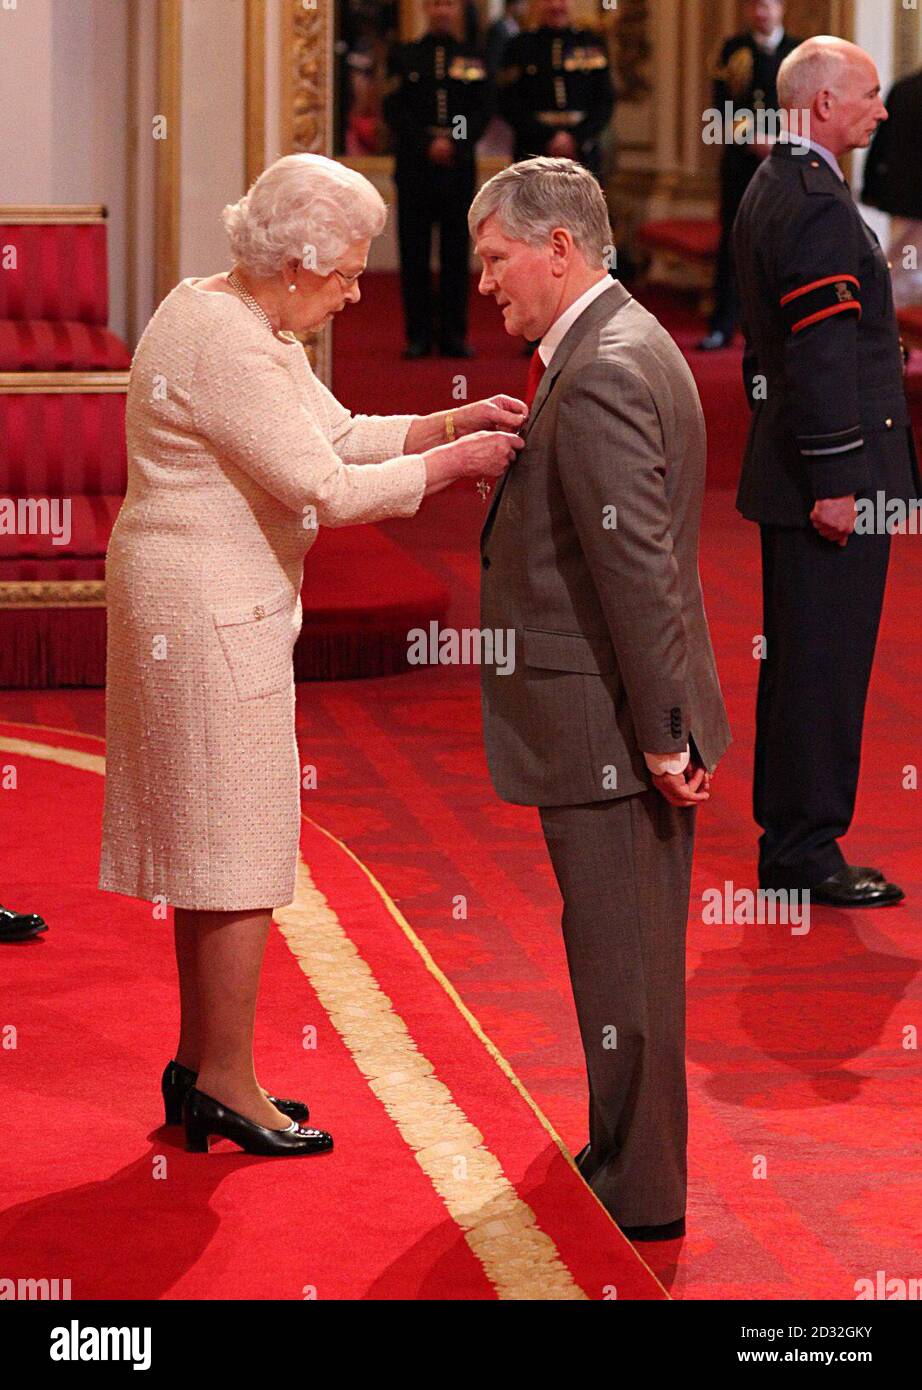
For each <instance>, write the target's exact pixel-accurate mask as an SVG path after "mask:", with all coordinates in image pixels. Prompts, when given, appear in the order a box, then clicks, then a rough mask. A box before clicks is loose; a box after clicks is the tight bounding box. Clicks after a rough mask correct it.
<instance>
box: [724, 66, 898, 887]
mask: <svg viewBox="0 0 922 1390" xmlns="http://www.w3.org/2000/svg"><path fill="white" fill-rule="evenodd" d="M778 85H779V94H780V98H781V103H782V106H783V108H785V109H786V110H787V111H788V112H791V113H793V112H806V113H807V117H808V119H809V141H806V140H803V139H795V138H793V137H789V138H788V139H787V140H786V141H784V142H783V143H779V144H777V145H776V146H775V147H774V149H773V150H772V153H771V156H770V157H769V158H768V159H766V160H765V161H764V162H763V164H762V165H761V166H760V168H759V169H758V171H757V172H756V175H755V177H754V178H753V180H752V182H751V183H750V185H749V188H748V189H747V191H746V194H745V196H744V198H743V202H742V206H741V207H740V211H739V215H738V217H737V219H736V226H735V228H734V236H733V250H734V257H735V261H736V267H737V274H738V280H739V287H740V307H741V322H742V325H743V330H744V333H745V337H746V352H745V356H744V373H745V378H746V387H747V391H748V394H749V399H750V403H751V405H752V408H753V417H752V424H751V429H750V435H749V442H748V445H747V449H746V455H745V459H744V462H743V471H742V478H741V481H740V487H739V494H738V498H737V505H738V507H739V510H740V511H741V512H742V514H743V516H745V517H747V518H748V519H749V520H751V521H755V522H758V523H759V525H760V527H761V535H762V576H763V603H764V632H763V634H762V635H763V636H764V639H765V651H764V653H761V655H762V656H763V659H762V661H761V666H760V673H759V695H758V707H757V714H756V752H755V778H754V797H753V801H754V811H755V818H756V820H757V821H758V823H759V825H760V826H761V827H762V831H763V834H762V837H761V840H760V853H759V882H760V885H761V886H762V887H763V888H772V889H796V890H803V889H809V890H810V893H811V897H812V900H813V901H814V902H823V903H831V904H835V905H837V906H841V907H876V906H880V905H886V904H889V903H894V902H898V901H899V900H900V899H901V898H902V897H903V893H902V891H901V889H899V888H897V887H896V886H895V885H894V884H892V883H888V882H886V880H885V879H884V877H883V875H881V874H880V872H879V871H878V870H876V869H866V868H857V867H855V866H850V865H848V864H847V863H846V861H845V858H844V856H843V854H842V850H841V849H840V847H839V844H838V841H839V839H840V838H841V837H842V836H843V835H844V834H845V833H846V831H847V830H848V828H849V825H850V823H851V819H852V815H853V813H854V806H855V793H856V789H857V780H858V764H859V758H860V751H861V731H862V722H863V718H864V706H865V699H866V695H867V689H868V681H869V679H870V674H871V665H872V661H873V656H874V645H875V642H876V638H877V630H878V625H879V620H880V612H881V605H882V602H883V596H884V586H885V583H886V576H887V565H888V559H889V551H890V535H889V532H888V529H887V526H882V525H881V524H880V518H881V515H882V513H881V511H880V503H881V499H883V501H884V506H886V507H888V508H893V511H892V512H890V513H888V515H889V516H891V517H894V518H895V516H896V515H897V514H898V513H899V512H900V511H902V512H904V513H906V514H907V518H908V517H909V516H911V504H912V502H913V500H914V499H915V498H916V497H918V496H919V495H920V489H919V473H918V467H917V464H916V458H915V450H914V446H913V440H912V432H911V429H910V421H909V414H908V411H907V406H906V398H905V394H904V390H903V360H902V354H901V352H900V341H899V334H898V331H897V325H896V317H895V312H894V307H893V294H892V290H891V285H890V275H889V271H888V266H887V261H886V259H885V257H884V255H883V252H882V251H881V249H880V245H879V243H878V241H877V238H876V237H875V235H874V233H873V232H872V231H871V229H870V228H869V227H868V226H867V225H866V223H865V222H864V220H863V219H862V217H861V215H860V213H859V212H858V208H857V206H856V204H855V202H854V200H853V198H852V195H851V192H850V190H849V187H848V185H847V183H846V182H845V180H844V178H843V175H842V172H841V170H840V168H839V164H838V160H839V159H840V158H841V157H842V156H843V155H844V154H846V153H847V152H848V151H849V150H852V149H858V148H864V147H866V146H867V144H868V143H869V141H870V139H871V136H872V134H873V132H874V130H875V128H876V126H877V124H878V122H879V121H881V120H884V119H886V108H885V107H884V104H883V102H882V101H881V97H880V81H879V78H878V76H877V70H876V68H875V66H874V63H873V62H872V60H871V58H870V57H869V56H868V55H867V54H866V53H864V52H863V51H862V49H860V48H857V47H856V46H855V45H854V44H850V43H846V42H845V41H844V40H842V39H833V38H822V39H808V40H807V42H806V43H804V44H802V45H801V46H800V48H798V49H796V50H795V52H794V53H792V54H791V55H790V57H788V58H787V59H785V62H784V63H783V64H782V66H781V70H780V73H779V79H778ZM801 128H802V127H801ZM791 129H792V130H793V129H794V124H793V118H792V124H791ZM856 500H857V502H858V504H859V505H858V506H856ZM869 502H870V503H872V504H873V505H874V507H875V508H876V509H877V510H876V512H875V520H874V521H873V523H872V524H868V522H869V518H868V516H867V513H866V510H865V509H866V506H867V504H868V503H869ZM862 511H864V512H865V514H864V517H863V524H861V525H856V519H859V518H860V517H861V514H862Z"/></svg>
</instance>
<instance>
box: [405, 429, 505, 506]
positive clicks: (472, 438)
mask: <svg viewBox="0 0 922 1390" xmlns="http://www.w3.org/2000/svg"><path fill="white" fill-rule="evenodd" d="M524 446H525V441H524V440H523V439H521V438H520V437H519V436H518V435H517V434H508V433H505V432H504V431H501V430H480V431H478V432H477V434H469V435H467V436H465V438H464V439H456V440H455V441H454V442H453V443H452V444H440V445H439V446H438V448H436V449H428V450H427V451H426V453H424V454H423V458H424V459H425V461H426V492H427V494H428V493H431V492H439V491H440V490H441V489H442V488H443V487H447V486H448V484H449V483H453V482H455V481H456V480H457V479H458V478H499V477H501V476H502V474H503V473H505V471H506V469H507V468H508V467H509V465H510V463H511V462H512V460H513V459H514V458H515V456H516V454H517V453H518V451H519V450H520V449H522V448H524Z"/></svg>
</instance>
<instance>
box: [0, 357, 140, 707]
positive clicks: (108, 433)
mask: <svg viewBox="0 0 922 1390" xmlns="http://www.w3.org/2000/svg"><path fill="white" fill-rule="evenodd" d="M127 390H128V373H127V372H54V373H43V372H0V686H7V687H10V686H12V687H17V688H23V687H26V688H35V687H47V686H58V685H102V684H103V683H104V682H105V669H106V611H105V584H104V582H103V581H104V575H105V554H106V546H107V545H108V543H109V534H110V532H111V530H112V526H113V524H114V522H115V518H116V516H117V515H118V510H119V507H120V506H121V503H122V498H123V496H124V494H125V482H126V458H125V395H126V392H127ZM52 499H53V500H54V502H55V503H56V505H57V506H58V507H59V508H63V506H64V504H66V506H67V511H66V513H65V512H64V511H63V510H62V511H59V512H58V513H57V518H58V519H59V520H60V521H62V522H66V525H63V526H58V527H56V532H57V534H52V532H51V529H50V528H49V526H48V525H47V522H48V520H49V518H50V517H51V516H52V514H51V513H50V511H49V510H48V504H49V501H50V500H52ZM13 509H15V521H14V522H13V525H14V527H15V529H14V531H13V533H12V534H10V519H11V517H12V516H13Z"/></svg>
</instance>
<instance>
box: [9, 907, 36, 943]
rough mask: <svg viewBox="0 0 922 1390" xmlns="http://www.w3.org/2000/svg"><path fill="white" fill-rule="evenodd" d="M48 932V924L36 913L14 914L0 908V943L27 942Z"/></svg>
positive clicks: (10, 910) (10, 909) (11, 911)
mask: <svg viewBox="0 0 922 1390" xmlns="http://www.w3.org/2000/svg"><path fill="white" fill-rule="evenodd" d="M47 930H48V923H47V922H46V921H45V919H44V918H43V917H39V915H38V913H37V912H14V911H13V909H12V908H11V907H0V941H29V940H30V939H31V938H32V937H33V936H41V934H42V932H43V931H47Z"/></svg>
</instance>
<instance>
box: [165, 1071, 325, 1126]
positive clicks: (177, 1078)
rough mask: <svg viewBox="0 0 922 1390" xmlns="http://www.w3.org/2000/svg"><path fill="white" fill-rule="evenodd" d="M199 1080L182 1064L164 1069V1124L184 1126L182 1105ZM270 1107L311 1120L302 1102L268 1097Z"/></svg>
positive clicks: (296, 1118) (194, 1073)
mask: <svg viewBox="0 0 922 1390" xmlns="http://www.w3.org/2000/svg"><path fill="white" fill-rule="evenodd" d="M197 1079H198V1072H197V1071H192V1070H191V1068H190V1067H184V1066H182V1064H181V1063H180V1062H167V1064H166V1066H165V1067H164V1069H163V1076H162V1077H161V1078H160V1094H161V1095H162V1096H163V1113H164V1117H165V1118H164V1123H165V1124H168V1125H181V1124H182V1103H183V1099H184V1098H185V1095H186V1092H187V1091H191V1089H192V1087H193V1086H194V1085H195V1083H196V1081H197ZM266 1099H267V1100H268V1102H269V1104H270V1105H274V1106H275V1108H276V1110H281V1112H282V1114H283V1115H287V1116H288V1118H289V1120H309V1119H310V1115H311V1112H310V1111H309V1110H308V1108H307V1106H306V1105H305V1104H304V1102H303V1101H300V1100H279V1099H278V1098H277V1097H276V1096H267V1097H266Z"/></svg>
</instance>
